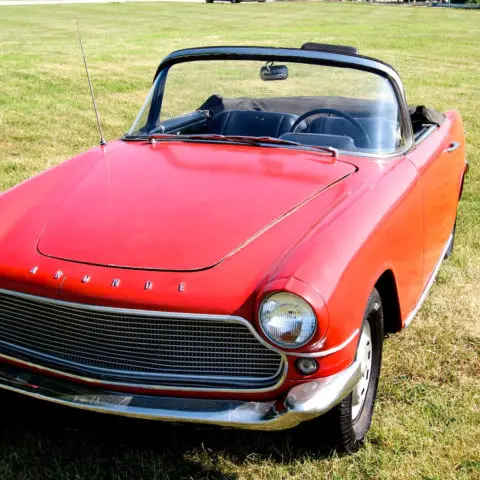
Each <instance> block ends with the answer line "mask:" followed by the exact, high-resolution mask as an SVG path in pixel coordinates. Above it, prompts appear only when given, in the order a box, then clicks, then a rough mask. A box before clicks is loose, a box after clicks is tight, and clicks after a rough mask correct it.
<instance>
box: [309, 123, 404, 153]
mask: <svg viewBox="0 0 480 480" xmlns="http://www.w3.org/2000/svg"><path fill="white" fill-rule="evenodd" d="M356 120H358V122H359V123H360V124H361V125H362V126H363V128H365V130H366V131H367V133H368V136H369V138H370V148H381V149H383V150H390V149H393V148H395V138H396V136H395V130H396V124H395V122H392V121H390V120H383V119H381V118H367V117H362V118H356ZM309 132H310V133H322V134H326V135H344V136H347V137H350V138H352V139H353V141H354V142H355V145H356V146H357V147H359V148H369V145H368V141H367V140H366V139H365V135H364V133H362V131H361V130H360V129H359V128H358V127H356V126H355V125H354V124H353V123H352V122H350V121H348V120H347V119H346V118H341V117H319V118H316V119H315V120H313V121H312V123H311V124H310V128H309Z"/></svg>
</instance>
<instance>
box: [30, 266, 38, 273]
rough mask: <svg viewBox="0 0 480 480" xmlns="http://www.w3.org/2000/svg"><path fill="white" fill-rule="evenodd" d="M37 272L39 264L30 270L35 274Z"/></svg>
mask: <svg viewBox="0 0 480 480" xmlns="http://www.w3.org/2000/svg"><path fill="white" fill-rule="evenodd" d="M37 272H38V266H36V265H35V266H34V267H33V268H32V269H31V270H30V273H31V274H32V275H35V274H36V273H37Z"/></svg>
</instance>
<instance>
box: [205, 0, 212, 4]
mask: <svg viewBox="0 0 480 480" xmlns="http://www.w3.org/2000/svg"><path fill="white" fill-rule="evenodd" d="M205 2H206V3H213V0H205Z"/></svg>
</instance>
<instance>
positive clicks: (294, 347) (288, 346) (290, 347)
mask: <svg viewBox="0 0 480 480" xmlns="http://www.w3.org/2000/svg"><path fill="white" fill-rule="evenodd" d="M279 293H283V294H288V295H292V296H293V297H296V298H298V299H299V300H300V301H301V302H304V303H305V304H306V305H307V306H308V307H309V308H310V309H311V311H312V313H313V316H314V317H315V325H314V328H313V330H312V333H311V334H310V336H309V337H308V338H307V339H306V340H305V341H304V342H302V343H297V344H295V345H291V344H288V343H281V342H278V341H277V340H275V339H273V338H271V337H270V335H269V334H268V333H267V331H266V330H265V328H264V327H263V322H262V316H261V312H262V307H263V305H264V303H265V302H267V301H268V300H269V299H270V298H271V297H273V296H274V295H277V294H279ZM257 319H258V325H259V327H260V330H261V332H262V334H263V335H264V337H265V338H266V339H267V341H268V342H270V343H271V344H272V345H274V346H275V347H276V348H280V349H284V350H297V349H299V348H302V347H305V346H306V345H308V344H309V343H310V342H311V341H312V340H313V339H314V338H315V335H316V334H317V332H318V331H319V325H318V323H319V322H318V317H317V314H316V312H315V309H314V308H313V306H312V304H311V303H310V302H309V301H308V300H307V299H306V298H305V297H303V296H301V295H298V294H297V293H294V292H289V291H288V290H275V291H271V292H268V293H267V294H266V295H265V296H264V297H263V299H262V301H261V302H260V303H259V305H258V310H257Z"/></svg>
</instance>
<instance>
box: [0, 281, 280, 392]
mask: <svg viewBox="0 0 480 480" xmlns="http://www.w3.org/2000/svg"><path fill="white" fill-rule="evenodd" d="M0 293H3V294H6V295H11V296H16V297H20V298H25V299H27V300H33V301H37V302H43V303H47V304H51V305H61V306H65V307H72V308H80V309H83V310H90V311H94V312H106V313H118V314H125V315H143V316H146V317H158V318H190V319H201V320H211V321H220V322H228V323H240V324H242V325H243V326H245V327H247V329H248V330H249V331H250V333H251V334H252V336H253V337H254V338H255V339H256V340H257V341H258V342H259V343H260V344H262V345H263V346H264V347H266V348H268V349H269V350H272V351H274V352H275V353H278V354H279V355H280V356H281V362H280V366H279V369H278V371H277V372H276V374H275V376H276V375H279V373H280V369H282V368H283V373H282V375H280V377H279V380H278V382H276V383H275V385H272V386H269V387H265V388H251V389H247V388H246V389H239V388H208V387H203V388H197V387H180V386H176V387H171V386H156V385H151V384H141V383H127V382H116V381H109V380H105V381H100V380H97V379H92V378H89V377H84V376H81V375H75V374H72V373H67V372H64V371H61V370H56V369H53V368H49V367H44V366H41V365H38V364H36V363H32V362H28V361H24V360H21V359H18V358H15V357H12V356H9V355H5V354H2V353H0V358H3V359H5V360H9V361H13V362H18V363H21V364H23V365H25V366H29V367H31V368H35V369H40V370H43V371H46V372H50V373H53V374H56V375H61V376H64V377H69V378H73V379H77V380H81V381H84V382H89V383H96V384H98V385H102V384H104V385H114V386H121V387H130V388H134V387H136V388H144V389H148V390H165V391H202V392H205V391H209V392H237V393H238V392H242V393H243V392H245V393H252V392H268V391H271V390H275V389H277V388H278V387H279V386H280V385H281V384H282V383H283V382H284V381H285V378H286V376H287V372H288V362H287V357H286V355H285V352H284V351H282V350H280V349H277V348H275V347H273V346H272V345H271V344H270V343H268V342H267V341H266V340H264V339H263V338H262V337H261V336H260V335H259V334H258V332H257V331H256V330H255V328H254V327H253V325H252V324H251V323H250V322H249V321H247V320H245V319H244V318H242V317H237V316H228V315H214V314H200V313H179V312H160V311H154V310H138V309H127V308H118V307H104V306H99V305H86V304H83V303H76V302H66V301H63V300H56V299H52V298H48V297H39V296H36V295H30V294H27V293H20V292H15V291H12V290H5V289H3V288H0ZM223 379H224V380H228V378H227V377H223ZM192 380H194V377H192Z"/></svg>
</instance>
